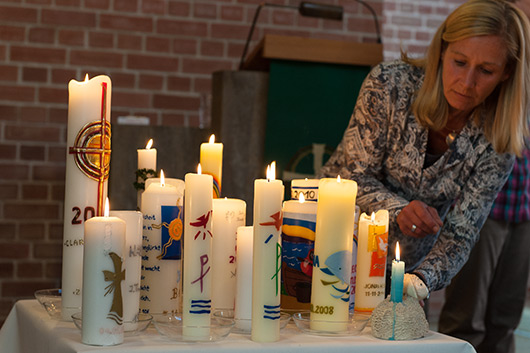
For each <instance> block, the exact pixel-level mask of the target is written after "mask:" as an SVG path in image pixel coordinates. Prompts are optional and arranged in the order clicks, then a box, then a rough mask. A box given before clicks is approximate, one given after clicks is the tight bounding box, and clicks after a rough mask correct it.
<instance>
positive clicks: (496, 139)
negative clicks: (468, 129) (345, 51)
mask: <svg viewBox="0 0 530 353" xmlns="http://www.w3.org/2000/svg"><path fill="white" fill-rule="evenodd" d="M487 35H497V36H500V37H501V38H503V40H504V42H505V43H506V48H507V49H508V60H507V64H506V69H507V70H508V73H509V78H508V79H506V80H504V81H502V82H501V83H500V84H499V85H498V87H497V88H496V89H495V90H494V92H493V93H492V94H490V96H489V97H487V98H486V100H485V101H484V102H483V104H482V105H479V106H478V107H476V108H475V110H474V111H473V113H472V116H471V118H472V119H474V121H475V123H476V124H481V123H482V120H481V119H482V118H484V121H483V124H484V125H483V126H484V133H485V136H486V138H487V139H488V141H490V142H491V143H492V145H493V147H494V149H495V151H497V152H498V153H505V152H509V153H515V154H517V155H520V154H521V152H522V150H523V148H524V147H525V140H526V138H527V137H528V136H529V122H530V120H529V119H528V115H529V114H528V113H529V104H530V62H529V60H530V47H529V45H530V23H529V21H528V18H526V15H525V14H524V13H523V12H522V11H520V10H519V9H517V8H516V7H515V6H514V5H512V4H509V3H508V2H507V1H505V0H469V1H467V2H466V3H464V4H462V5H461V6H459V7H458V8H457V9H456V10H455V11H453V12H452V13H451V14H450V15H449V16H448V17H447V19H446V20H445V21H444V22H443V23H442V25H441V26H440V28H438V30H437V31H436V34H435V35H434V38H433V40H432V42H431V44H430V46H429V49H428V51H427V55H426V57H425V58H423V59H419V60H418V59H411V58H409V57H407V55H406V54H405V53H402V58H403V60H405V61H407V62H409V63H411V64H413V65H417V66H421V67H423V68H424V69H425V80H424V82H423V85H422V87H421V88H420V89H419V90H418V92H417V97H416V99H415V101H414V103H413V105H412V110H413V113H414V114H415V116H416V117H417V119H418V120H419V122H420V123H421V124H422V125H424V126H426V127H428V128H432V129H434V130H440V129H442V128H443V127H444V126H445V124H446V123H447V117H448V110H449V106H448V103H447V100H446V99H445V96H444V94H443V85H442V65H441V56H442V54H443V52H444V50H445V49H446V48H447V45H448V43H452V42H456V41H459V40H462V39H466V38H469V37H475V36H487Z"/></svg>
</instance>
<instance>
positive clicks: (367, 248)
mask: <svg viewBox="0 0 530 353" xmlns="http://www.w3.org/2000/svg"><path fill="white" fill-rule="evenodd" d="M387 247H388V211H387V210H379V211H377V212H376V213H375V214H374V213H373V214H372V215H371V216H368V215H366V213H363V214H361V217H360V218H359V246H358V248H357V283H356V287H355V291H356V292H355V311H360V312H372V310H374V309H375V307H376V306H377V304H379V303H380V302H381V301H382V300H383V299H385V278H386V277H385V274H386V255H387Z"/></svg>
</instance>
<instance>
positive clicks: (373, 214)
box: [372, 212, 375, 223]
mask: <svg viewBox="0 0 530 353" xmlns="http://www.w3.org/2000/svg"><path fill="white" fill-rule="evenodd" d="M374 222H375V213H373V212H372V223H374Z"/></svg>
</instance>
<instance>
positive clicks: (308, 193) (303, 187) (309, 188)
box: [291, 178, 319, 201]
mask: <svg viewBox="0 0 530 353" xmlns="http://www.w3.org/2000/svg"><path fill="white" fill-rule="evenodd" d="M318 182H319V179H307V178H305V179H293V180H291V198H292V199H293V200H298V195H299V194H300V193H302V194H304V198H305V200H306V201H317V200H318Z"/></svg>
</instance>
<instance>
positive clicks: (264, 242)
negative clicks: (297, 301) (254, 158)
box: [251, 162, 284, 342]
mask: <svg viewBox="0 0 530 353" xmlns="http://www.w3.org/2000/svg"><path fill="white" fill-rule="evenodd" d="M275 169H276V167H275V163H274V162H273V163H272V164H271V165H270V166H269V167H268V168H267V179H257V180H255V181H254V245H253V247H254V248H253V265H252V329H251V339H252V340H253V341H256V342H274V341H277V340H279V338H280V285H281V273H280V270H281V245H280V244H281V239H280V238H281V237H280V235H281V226H282V201H283V193H284V188H283V183H282V181H281V180H275V179H276V170H275Z"/></svg>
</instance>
